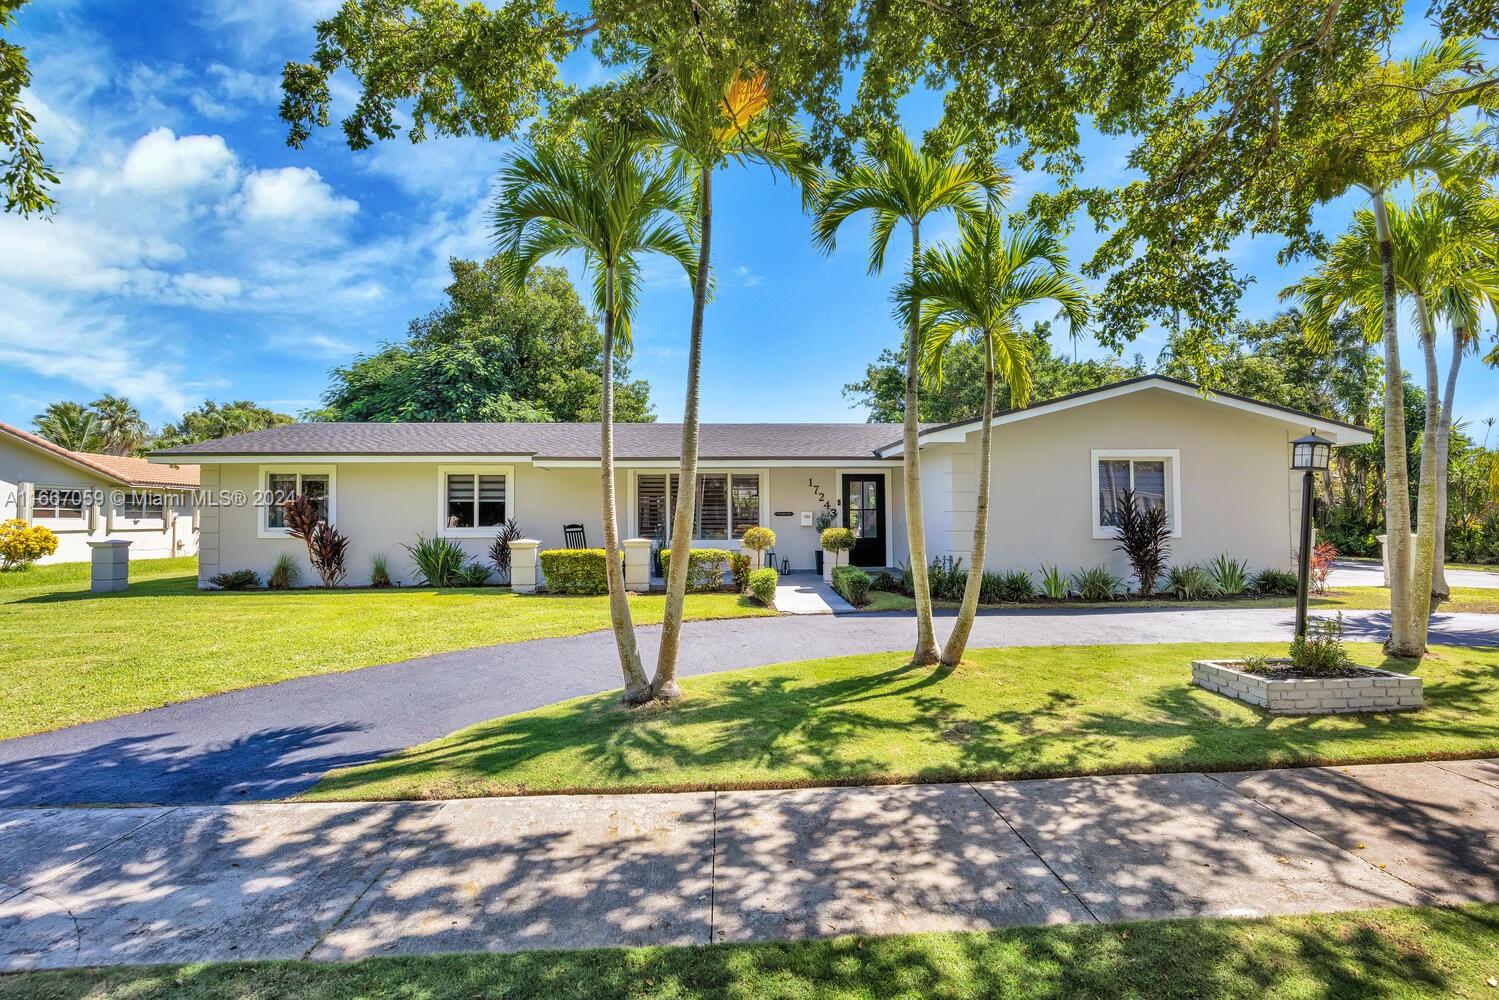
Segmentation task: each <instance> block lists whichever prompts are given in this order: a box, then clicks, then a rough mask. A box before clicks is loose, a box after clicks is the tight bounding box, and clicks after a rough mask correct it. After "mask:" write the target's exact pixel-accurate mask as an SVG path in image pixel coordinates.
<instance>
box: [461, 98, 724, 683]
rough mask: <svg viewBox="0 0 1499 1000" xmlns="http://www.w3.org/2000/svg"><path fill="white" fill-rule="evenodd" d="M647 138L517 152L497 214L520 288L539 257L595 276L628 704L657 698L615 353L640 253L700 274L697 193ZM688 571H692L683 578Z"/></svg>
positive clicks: (612, 556)
mask: <svg viewBox="0 0 1499 1000" xmlns="http://www.w3.org/2000/svg"><path fill="white" fill-rule="evenodd" d="M642 151H643V147H642V143H641V136H640V135H639V134H638V133H634V132H631V131H629V130H626V129H624V128H621V127H616V126H608V125H595V126H591V127H588V128H586V129H585V130H584V133H583V136H582V141H581V145H579V146H573V145H567V144H547V145H542V146H538V147H535V148H530V149H526V150H522V151H521V152H519V153H517V154H516V155H514V156H513V157H512V158H511V159H510V162H509V163H507V164H506V166H505V168H504V170H503V171H502V173H501V186H500V191H499V193H498V195H497V196H496V198H495V202H494V208H493V210H492V213H491V219H492V222H493V227H494V234H495V240H496V242H497V243H498V244H499V245H500V247H501V248H502V249H503V250H505V251H507V252H508V255H507V257H506V259H505V261H504V265H503V273H504V275H505V277H506V279H507V280H508V281H510V282H511V283H512V284H514V285H515V287H517V288H519V287H521V286H522V285H523V284H524V283H525V280H526V275H527V274H529V273H530V271H531V268H532V267H533V266H535V265H536V264H537V263H538V262H539V261H541V260H543V259H545V258H547V257H550V256H552V255H554V254H561V253H567V252H570V251H582V254H583V263H584V266H585V268H586V269H587V270H588V271H589V273H590V274H591V275H592V278H593V302H594V308H595V309H597V310H598V312H599V315H600V316H602V318H603V324H604V356H603V371H602V377H603V381H602V386H601V391H600V397H599V427H600V442H599V463H600V470H601V471H600V480H601V481H600V486H601V490H602V497H603V520H604V562H605V565H606V570H607V575H608V582H609V618H610V622H611V624H612V625H613V628H614V640H615V645H616V646H617V647H618V650H619V658H620V667H621V670H622V671H623V673H624V679H625V700H626V701H627V702H630V703H636V702H639V701H642V700H645V699H646V698H648V697H649V691H650V682H649V679H648V678H647V677H646V674H645V669H644V667H643V666H642V665H641V662H640V650H639V647H638V646H637V645H636V642H635V628H634V624H633V622H632V621H631V619H630V604H629V601H628V599H627V598H626V596H625V580H624V571H623V568H622V567H621V565H620V557H619V552H620V549H619V527H618V523H617V514H616V506H615V481H614V358H615V353H616V350H618V351H619V352H620V353H625V352H628V350H629V349H630V320H631V317H632V315H633V313H634V310H635V304H636V298H637V295H638V292H639V285H640V258H641V257H642V256H643V255H645V254H648V253H659V254H664V255H666V256H668V257H670V258H672V259H673V260H676V261H677V262H678V263H680V264H681V265H682V267H683V268H685V269H686V271H687V274H688V276H689V277H695V276H696V269H697V266H698V264H697V261H696V259H695V254H694V247H693V243H692V236H691V233H690V231H689V225H690V220H691V214H692V203H691V199H690V197H689V195H688V192H687V191H686V189H685V187H684V185H683V184H682V182H681V179H680V176H679V175H678V174H677V173H676V172H675V171H673V170H670V169H663V168H660V167H657V166H653V165H648V164H646V163H645V162H644V160H643V159H642V157H641V155H640V154H641V152H642ZM685 575H686V574H685V573H684V574H683V576H685Z"/></svg>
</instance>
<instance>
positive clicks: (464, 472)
mask: <svg viewBox="0 0 1499 1000" xmlns="http://www.w3.org/2000/svg"><path fill="white" fill-rule="evenodd" d="M449 473H452V474H454V475H460V476H504V477H505V519H506V520H509V519H510V518H512V517H515V516H516V513H515V511H516V505H515V496H516V492H515V466H513V465H439V466H438V467H437V534H438V535H440V536H442V537H443V538H493V537H494V536H495V532H497V531H499V530H500V526H499V525H497V524H496V525H490V526H489V527H486V528H449V527H448V474H449ZM477 485H478V484H477V483H475V486H476V487H477Z"/></svg>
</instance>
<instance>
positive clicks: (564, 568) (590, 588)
mask: <svg viewBox="0 0 1499 1000" xmlns="http://www.w3.org/2000/svg"><path fill="white" fill-rule="evenodd" d="M540 558H541V571H542V572H543V573H545V574H546V578H547V590H549V591H551V592H552V593H554V594H607V593H609V574H608V572H607V571H606V570H605V568H604V550H603V549H547V550H546V551H545V552H543V553H542V554H541V557H540ZM620 561H621V563H623V561H624V553H620Z"/></svg>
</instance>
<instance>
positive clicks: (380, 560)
mask: <svg viewBox="0 0 1499 1000" xmlns="http://www.w3.org/2000/svg"><path fill="white" fill-rule="evenodd" d="M370 586H371V587H375V588H376V589H380V588H384V587H389V586H390V560H389V559H388V558H386V555H385V553H384V552H376V553H375V554H374V555H373V556H371V557H370Z"/></svg>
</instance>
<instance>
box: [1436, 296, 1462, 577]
mask: <svg viewBox="0 0 1499 1000" xmlns="http://www.w3.org/2000/svg"><path fill="white" fill-rule="evenodd" d="M1466 344H1467V331H1466V330H1464V329H1463V328H1462V327H1461V326H1458V325H1457V324H1453V327H1452V363H1451V365H1450V366H1448V368H1447V388H1446V390H1445V391H1444V392H1443V393H1442V415H1441V418H1440V419H1439V420H1438V422H1437V472H1436V475H1437V519H1436V528H1437V542H1436V550H1435V552H1436V554H1435V557H1434V559H1433V561H1432V564H1431V593H1432V596H1433V597H1437V598H1441V599H1442V600H1444V601H1445V600H1446V599H1447V598H1448V597H1450V596H1451V594H1452V589H1451V588H1450V587H1448V586H1447V565H1446V564H1447V465H1448V462H1449V461H1450V456H1449V455H1448V454H1447V450H1448V448H1449V447H1451V443H1452V406H1453V400H1454V397H1455V396H1456V394H1457V370H1458V368H1459V367H1461V366H1462V363H1463V347H1464V345H1466Z"/></svg>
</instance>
